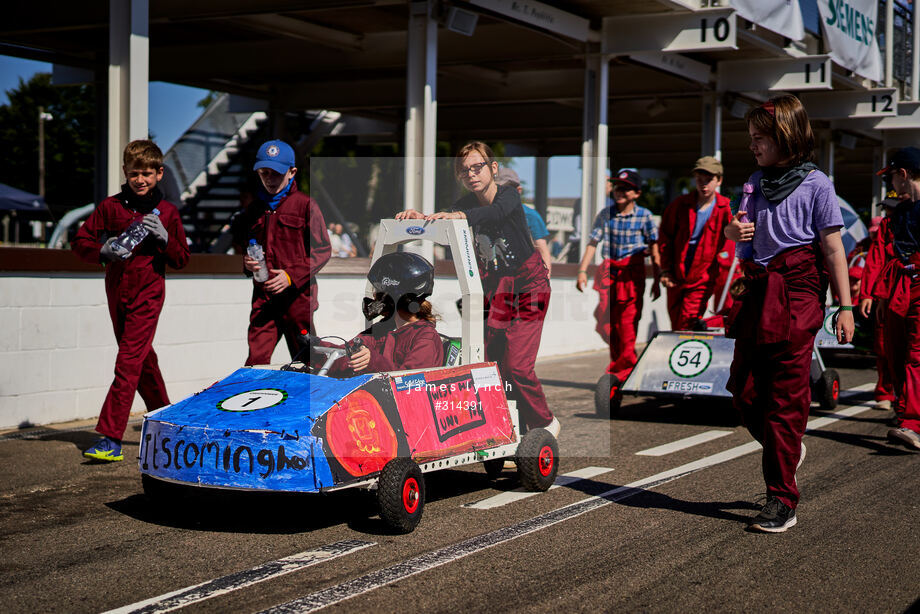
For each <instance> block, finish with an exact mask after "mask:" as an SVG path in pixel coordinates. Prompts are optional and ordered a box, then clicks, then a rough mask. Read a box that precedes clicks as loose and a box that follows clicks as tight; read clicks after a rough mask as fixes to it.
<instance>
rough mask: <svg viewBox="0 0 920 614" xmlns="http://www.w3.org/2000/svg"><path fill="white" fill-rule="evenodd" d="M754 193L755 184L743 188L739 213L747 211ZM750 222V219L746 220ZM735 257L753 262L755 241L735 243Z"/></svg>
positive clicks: (748, 184)
mask: <svg viewBox="0 0 920 614" xmlns="http://www.w3.org/2000/svg"><path fill="white" fill-rule="evenodd" d="M753 193H754V184H753V183H746V184H744V187H742V188H741V204H740V205H739V206H738V211H747V210H748V202H749V201H750V200H751V194H753ZM746 219H747V221H748V222H750V221H751V220H750V218H746ZM735 256H736V257H737V258H738V260H753V259H754V241H753V240H752V241H738V242H737V243H735Z"/></svg>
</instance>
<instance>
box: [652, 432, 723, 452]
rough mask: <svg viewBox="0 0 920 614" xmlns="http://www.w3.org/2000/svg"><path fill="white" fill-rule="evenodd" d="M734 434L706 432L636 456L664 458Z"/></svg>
mask: <svg viewBox="0 0 920 614" xmlns="http://www.w3.org/2000/svg"><path fill="white" fill-rule="evenodd" d="M734 432H735V431H706V432H705V433H699V434H697V435H693V436H692V437H684V438H683V439H678V440H677V441H672V442H671V443H666V444H664V445H660V446H656V447H654V448H649V449H648V450H642V451H641V452H636V454H637V455H639V456H664V455H665V454H671V453H672V452H678V451H680V450H685V449H687V448H691V447H693V446H696V445H699V444H701V443H706V442H707V441H712V440H713V439H718V438H719V437H725V436H726V435H731V434H732V433H734Z"/></svg>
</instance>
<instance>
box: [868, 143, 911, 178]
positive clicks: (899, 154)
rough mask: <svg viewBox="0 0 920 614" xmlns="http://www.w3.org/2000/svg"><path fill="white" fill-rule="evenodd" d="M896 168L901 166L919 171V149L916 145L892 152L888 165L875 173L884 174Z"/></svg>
mask: <svg viewBox="0 0 920 614" xmlns="http://www.w3.org/2000/svg"><path fill="white" fill-rule="evenodd" d="M896 168H903V169H904V170H907V171H920V149H917V148H916V147H904V148H902V149H899V150H897V151H896V152H894V155H893V156H891V160H890V161H889V162H888V166H886V167H885V168H883V169H881V170H880V171H878V172H877V173H876V175H884V174H885V173H888V172H891V171H893V170H894V169H896Z"/></svg>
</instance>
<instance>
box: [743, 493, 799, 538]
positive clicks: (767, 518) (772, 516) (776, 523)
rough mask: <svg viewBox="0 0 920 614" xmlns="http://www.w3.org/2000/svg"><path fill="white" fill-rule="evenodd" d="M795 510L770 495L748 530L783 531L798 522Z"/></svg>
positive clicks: (763, 531)
mask: <svg viewBox="0 0 920 614" xmlns="http://www.w3.org/2000/svg"><path fill="white" fill-rule="evenodd" d="M796 522H797V521H796V519H795V510H794V509H792V508H791V507H789V506H788V505H786V504H785V503H783V502H782V501H780V500H779V499H777V498H776V497H770V498H769V499H767V504H766V505H764V506H763V509H762V510H760V513H759V514H757V515H756V516H754V518H752V519H751V522H750V524H748V530H750V531H760V532H762V533H782V532H783V531H785V530H786V529H788V528H789V527H794V526H795V523H796Z"/></svg>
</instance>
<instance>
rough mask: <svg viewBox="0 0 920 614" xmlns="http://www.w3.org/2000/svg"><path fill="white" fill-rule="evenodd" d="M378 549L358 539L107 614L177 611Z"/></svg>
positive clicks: (336, 543) (321, 548)
mask: <svg viewBox="0 0 920 614" xmlns="http://www.w3.org/2000/svg"><path fill="white" fill-rule="evenodd" d="M374 545H376V544H375V543H374V542H366V541H360V540H357V539H350V540H345V541H340V542H335V543H333V544H329V545H327V546H322V547H320V548H317V549H316V550H308V551H306V552H301V553H300V554H294V555H292V556H288V557H285V558H283V559H278V560H277V561H272V562H270V563H265V564H263V565H259V566H258V567H253V568H252V569H248V570H246V571H241V572H238V573H234V574H230V575H227V576H224V577H222V578H217V579H216V580H209V581H208V582H203V583H201V584H197V585H195V586H190V587H188V588H182V589H179V590H177V591H173V592H171V593H166V594H165V595H160V596H159V597H152V598H151V599H146V600H144V601H138V602H137V603H132V604H131V605H126V606H124V607H121V608H118V609H115V610H109V611H108V612H105V613H104V614H116V613H117V614H128V613H131V614H140V613H144V614H148V613H153V612H169V611H171V610H177V609H179V608H184V607H185V606H188V605H191V604H193V603H197V602H199V601H204V600H205V599H210V598H211V597H217V596H218V595H223V594H225V593H229V592H231V591H235V590H239V589H241V588H245V587H247V586H252V585H253V584H257V583H259V582H264V581H265V580H271V579H272V578H278V577H280V576H284V575H287V574H289V573H292V572H295V571H299V570H301V569H304V568H305V567H310V566H311V565H316V564H318V563H323V562H325V561H331V560H332V559H336V558H338V557H340V556H344V555H346V554H351V553H352V552H357V551H358V550H363V549H364V548H367V547H369V546H374Z"/></svg>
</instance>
